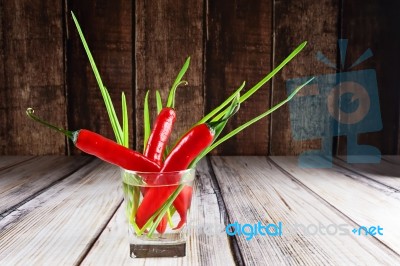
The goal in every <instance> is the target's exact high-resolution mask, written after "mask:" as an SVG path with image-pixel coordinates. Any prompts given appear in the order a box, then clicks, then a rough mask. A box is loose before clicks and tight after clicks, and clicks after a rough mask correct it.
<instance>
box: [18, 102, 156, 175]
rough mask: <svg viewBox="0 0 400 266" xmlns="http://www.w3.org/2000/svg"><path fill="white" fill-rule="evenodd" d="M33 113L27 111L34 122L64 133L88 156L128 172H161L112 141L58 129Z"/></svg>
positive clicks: (86, 131)
mask: <svg viewBox="0 0 400 266" xmlns="http://www.w3.org/2000/svg"><path fill="white" fill-rule="evenodd" d="M33 113H34V111H33V109H32V108H28V109H27V110H26V114H27V115H28V116H29V117H30V118H32V119H33V120H35V121H37V122H39V123H41V124H43V125H45V126H47V127H49V128H51V129H54V130H56V131H58V132H61V133H63V134H64V135H66V136H67V137H69V138H70V139H71V140H72V141H73V143H74V144H75V146H76V147H77V148H79V149H80V150H82V151H84V152H86V153H88V154H91V155H94V156H96V157H98V158H100V159H102V160H103V161H106V162H108V163H112V164H115V165H117V166H120V167H122V168H124V169H127V170H134V171H143V172H158V171H160V166H159V165H158V164H157V163H155V162H153V161H151V160H149V159H148V158H146V157H145V156H144V155H142V154H141V153H139V152H136V151H134V150H130V149H128V148H126V147H124V146H122V145H119V144H118V143H116V142H114V141H112V140H110V139H107V138H105V137H103V136H101V135H99V134H97V133H94V132H92V131H89V130H86V129H81V130H77V131H69V130H64V129H61V128H58V127H56V126H54V125H52V124H50V123H48V122H46V121H44V120H42V119H40V118H39V117H37V116H35V115H34V114H33Z"/></svg>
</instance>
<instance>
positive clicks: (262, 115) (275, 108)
mask: <svg viewBox="0 0 400 266" xmlns="http://www.w3.org/2000/svg"><path fill="white" fill-rule="evenodd" d="M313 79H314V77H313V78H311V79H309V80H308V81H307V82H305V83H304V84H303V85H301V86H299V87H298V88H296V90H294V91H293V92H292V93H291V94H290V95H289V96H288V97H287V98H286V99H285V100H283V101H281V102H280V103H278V104H277V105H275V106H274V107H272V108H271V109H269V110H268V111H266V112H265V113H262V114H260V115H259V116H257V117H255V118H253V119H251V120H250V121H247V122H246V123H244V124H243V125H241V126H239V127H237V128H236V129H234V130H232V131H231V132H229V133H228V134H226V135H225V136H224V137H222V138H221V139H220V140H218V141H216V142H215V143H213V144H212V145H211V146H210V147H208V148H207V149H206V152H205V154H207V153H209V152H210V151H211V150H213V149H215V148H216V147H217V146H218V145H220V144H221V143H223V142H224V141H226V140H228V139H230V138H231V137H233V136H235V135H236V134H238V133H239V132H240V131H242V130H243V129H245V128H246V127H248V126H250V125H252V124H254V123H255V122H257V121H259V120H260V119H262V118H264V117H266V116H267V115H269V114H271V113H272V112H274V111H275V110H277V109H278V108H280V107H281V106H283V105H284V104H285V103H287V102H288V101H290V100H291V99H292V98H293V97H294V96H295V95H296V94H297V93H298V92H299V91H300V90H301V89H302V88H303V87H304V86H306V85H307V84H308V83H310V82H311V81H312V80H313ZM203 156H204V155H203Z"/></svg>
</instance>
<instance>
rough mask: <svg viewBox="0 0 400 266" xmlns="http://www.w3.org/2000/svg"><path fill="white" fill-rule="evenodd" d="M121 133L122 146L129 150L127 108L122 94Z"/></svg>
mask: <svg viewBox="0 0 400 266" xmlns="http://www.w3.org/2000/svg"><path fill="white" fill-rule="evenodd" d="M122 132H123V135H124V137H123V145H124V146H125V147H127V148H129V122H128V107H127V105H126V97H125V93H124V92H122Z"/></svg>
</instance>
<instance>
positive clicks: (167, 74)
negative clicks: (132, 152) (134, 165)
mask: <svg viewBox="0 0 400 266" xmlns="http://www.w3.org/2000/svg"><path fill="white" fill-rule="evenodd" d="M135 3H136V7H135V45H136V46H135V71H136V80H135V95H136V96H135V97H136V98H135V106H136V109H135V112H136V113H135V115H136V120H135V123H136V135H137V138H136V139H137V144H136V148H137V149H138V150H142V149H143V106H144V104H143V103H144V98H145V94H146V91H147V90H150V96H149V102H150V108H151V114H152V118H153V119H152V121H154V118H155V115H156V104H155V103H156V100H155V91H156V90H159V91H160V93H161V96H162V99H163V105H164V106H165V105H166V102H167V96H168V95H167V94H168V91H169V89H170V88H171V86H172V84H173V82H174V80H175V78H176V76H177V75H178V73H179V70H180V69H181V67H182V66H183V64H184V62H185V60H186V58H187V57H188V56H190V57H191V63H190V67H189V70H188V71H187V72H186V75H185V76H184V78H183V80H187V81H188V82H189V85H188V86H186V87H181V88H178V90H177V93H176V105H175V107H176V111H177V122H176V124H175V127H174V131H173V135H172V140H171V143H174V140H175V139H177V138H178V137H179V136H180V135H181V134H183V133H185V132H186V131H187V130H189V128H190V127H191V126H192V125H193V124H194V123H196V122H197V121H198V120H199V119H200V118H201V117H202V115H203V108H204V107H203V106H204V99H203V94H204V89H203V87H204V84H203V68H204V67H203V31H204V28H203V27H204V25H203V15H204V13H203V12H204V8H203V1H200V0H189V1H173V0H168V1H158V2H153V1H144V0H140V1H136V2H135Z"/></svg>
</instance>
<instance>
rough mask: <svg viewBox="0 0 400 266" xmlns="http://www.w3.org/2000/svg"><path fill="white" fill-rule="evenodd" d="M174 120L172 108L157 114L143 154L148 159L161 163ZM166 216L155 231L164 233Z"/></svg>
mask: <svg viewBox="0 0 400 266" xmlns="http://www.w3.org/2000/svg"><path fill="white" fill-rule="evenodd" d="M175 121H176V112H175V110H174V109H173V108H169V107H165V108H163V109H162V110H161V112H160V113H159V114H158V116H157V118H156V121H155V122H154V126H153V130H152V131H151V134H150V137H149V139H148V141H147V145H146V148H145V151H144V156H146V157H147V158H149V159H150V160H152V161H154V162H156V163H157V164H159V165H162V158H163V154H164V151H165V148H166V146H167V143H168V139H169V137H170V135H171V133H172V127H173V125H174V123H175ZM147 190H148V189H147V188H143V190H142V193H143V195H145V194H146V192H147ZM167 223H168V218H167V216H166V215H165V216H164V217H163V218H162V220H161V222H160V223H159V224H158V226H157V232H159V233H161V234H162V233H164V232H165V230H166V229H167Z"/></svg>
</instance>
